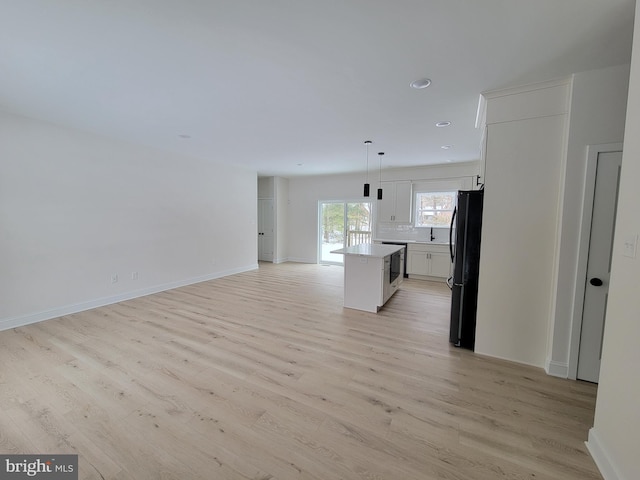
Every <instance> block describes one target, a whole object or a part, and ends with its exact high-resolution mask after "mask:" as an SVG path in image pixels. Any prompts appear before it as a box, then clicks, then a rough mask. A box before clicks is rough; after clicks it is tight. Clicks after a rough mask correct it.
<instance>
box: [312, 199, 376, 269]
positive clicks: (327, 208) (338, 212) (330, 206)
mask: <svg viewBox="0 0 640 480" xmlns="http://www.w3.org/2000/svg"><path fill="white" fill-rule="evenodd" d="M318 218H319V225H318V259H319V262H318V263H321V264H332V265H343V264H344V255H341V254H337V253H331V251H333V250H338V249H340V248H345V247H351V246H353V245H360V244H363V243H371V241H372V237H373V233H372V228H371V202H358V201H345V200H333V201H327V202H323V201H321V202H319V203H318Z"/></svg>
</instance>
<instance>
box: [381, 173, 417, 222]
mask: <svg viewBox="0 0 640 480" xmlns="http://www.w3.org/2000/svg"><path fill="white" fill-rule="evenodd" d="M380 185H381V186H382V200H378V203H377V207H378V222H392V223H411V182H410V181H404V180H403V181H398V182H381V183H380Z"/></svg>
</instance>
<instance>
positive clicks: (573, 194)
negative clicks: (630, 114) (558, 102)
mask: <svg viewBox="0 0 640 480" xmlns="http://www.w3.org/2000/svg"><path fill="white" fill-rule="evenodd" d="M628 87H629V65H621V66H617V67H611V68H606V69H602V70H593V71H589V72H582V73H577V74H575V75H574V76H573V80H572V93H571V111H570V117H569V133H568V141H567V161H566V170H565V175H564V177H565V181H564V186H563V188H564V192H563V204H562V215H561V220H560V222H561V226H560V250H559V256H558V280H557V294H556V305H555V312H554V319H553V321H554V328H553V330H552V338H551V340H550V341H551V348H550V349H549V358H548V359H547V361H546V368H547V371H548V372H550V373H553V374H555V375H558V376H563V377H567V376H568V375H573V376H575V370H576V369H577V354H578V349H577V345H574V348H573V352H572V359H573V362H572V363H573V367H572V368H569V352H570V349H571V333H572V332H571V329H572V319H573V315H574V312H573V304H574V292H575V291H576V288H577V287H578V285H576V275H577V262H578V248H577V246H578V243H579V241H580V230H581V227H582V225H581V219H582V208H583V198H584V194H585V192H584V189H585V173H586V172H585V169H586V165H587V146H588V145H598V144H609V143H618V142H622V140H623V137H624V124H625V113H626V104H627V90H628ZM582 281H584V279H582ZM578 293H579V292H578ZM578 313H579V312H578ZM576 330H577V329H576ZM574 337H576V336H575V335H574ZM575 340H577V341H579V335H578V336H577V337H576V338H575ZM574 343H575V342H574ZM572 370H573V373H572Z"/></svg>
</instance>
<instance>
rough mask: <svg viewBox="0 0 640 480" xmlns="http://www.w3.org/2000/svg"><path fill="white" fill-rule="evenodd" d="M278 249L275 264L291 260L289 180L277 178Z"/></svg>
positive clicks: (275, 253)
mask: <svg viewBox="0 0 640 480" xmlns="http://www.w3.org/2000/svg"><path fill="white" fill-rule="evenodd" d="M274 186H275V196H276V198H275V203H276V206H275V210H276V228H275V230H276V232H275V234H276V248H275V252H274V255H275V256H274V262H275V263H282V262H286V261H288V260H289V180H288V179H287V178H282V177H275V178H274Z"/></svg>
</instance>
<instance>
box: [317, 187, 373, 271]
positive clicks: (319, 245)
mask: <svg viewBox="0 0 640 480" xmlns="http://www.w3.org/2000/svg"><path fill="white" fill-rule="evenodd" d="M325 203H342V204H344V240H343V247H344V245H345V243H346V241H347V223H348V219H347V208H348V205H349V204H350V203H369V204H371V208H370V210H369V223H370V225H371V241H372V242H373V236H374V231H375V230H374V224H373V218H374V215H373V209H374V205H375V203H374V202H372V201H371V200H370V199H368V198H366V197H364V198H362V199H347V200H342V199H334V200H318V222H317V226H318V229H317V231H316V242H317V247H316V248H317V250H316V255H317V258H318V260H317V263H318V264H320V265H340V266H343V265H344V261H342V262H323V261H322V239H321V237H320V232H321V231H322V206H323V205H324V204H325Z"/></svg>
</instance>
